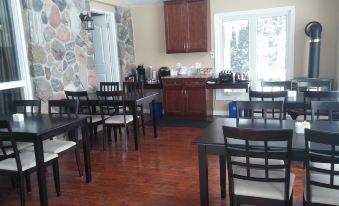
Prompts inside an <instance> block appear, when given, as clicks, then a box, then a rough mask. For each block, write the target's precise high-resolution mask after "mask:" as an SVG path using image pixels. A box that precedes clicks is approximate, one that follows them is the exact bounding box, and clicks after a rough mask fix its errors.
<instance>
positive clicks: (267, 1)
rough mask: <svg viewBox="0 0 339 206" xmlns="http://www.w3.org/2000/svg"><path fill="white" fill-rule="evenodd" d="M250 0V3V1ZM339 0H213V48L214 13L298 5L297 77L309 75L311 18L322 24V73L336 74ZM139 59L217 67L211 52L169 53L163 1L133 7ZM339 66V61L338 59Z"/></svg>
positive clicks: (160, 63) (154, 63)
mask: <svg viewBox="0 0 339 206" xmlns="http://www.w3.org/2000/svg"><path fill="white" fill-rule="evenodd" d="M250 2H251V3H250ZM337 4H338V3H337V0H255V1H248V0H237V1H231V0H210V7H211V15H212V16H211V21H212V22H211V31H212V39H211V45H212V51H213V48H214V27H213V17H214V14H216V13H222V12H232V11H246V10H252V9H264V8H273V7H283V6H295V39H294V41H295V45H294V53H295V57H294V74H295V77H298V76H306V75H307V66H308V39H307V37H306V35H305V33H304V28H305V25H306V24H307V23H308V22H310V21H319V22H320V23H321V24H322V26H323V33H322V42H321V59H320V68H321V71H320V77H324V78H335V79H336V80H337V79H338V78H337V76H338V75H337V58H336V57H337V40H336V39H337V22H339V21H338V18H339V17H338V15H337V11H338V7H339V6H338V5H337ZM132 18H133V29H134V41H135V53H136V63H137V64H141V63H143V64H144V65H145V66H149V65H152V66H153V67H154V68H158V67H160V66H169V67H174V66H175V65H176V63H177V62H180V63H182V64H194V63H195V62H202V64H203V66H204V67H214V60H213V59H211V58H210V57H209V56H210V55H209V53H207V52H205V53H190V54H166V44H165V26H164V12H163V6H162V4H157V5H147V6H138V7H132ZM338 68H339V63H338ZM225 104H226V103H225V102H219V101H216V102H215V105H214V107H215V108H214V109H215V110H224V108H225Z"/></svg>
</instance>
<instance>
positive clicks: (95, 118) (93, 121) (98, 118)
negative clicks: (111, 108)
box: [91, 115, 110, 123]
mask: <svg viewBox="0 0 339 206" xmlns="http://www.w3.org/2000/svg"><path fill="white" fill-rule="evenodd" d="M91 117H92V123H96V122H100V121H102V117H101V115H92V116H91ZM109 117H110V116H109V115H104V118H105V119H107V118H109Z"/></svg>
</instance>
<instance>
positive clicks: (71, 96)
mask: <svg viewBox="0 0 339 206" xmlns="http://www.w3.org/2000/svg"><path fill="white" fill-rule="evenodd" d="M65 95H66V98H67V99H68V100H79V109H78V112H79V114H92V110H91V106H90V104H89V98H88V93H87V91H65Z"/></svg>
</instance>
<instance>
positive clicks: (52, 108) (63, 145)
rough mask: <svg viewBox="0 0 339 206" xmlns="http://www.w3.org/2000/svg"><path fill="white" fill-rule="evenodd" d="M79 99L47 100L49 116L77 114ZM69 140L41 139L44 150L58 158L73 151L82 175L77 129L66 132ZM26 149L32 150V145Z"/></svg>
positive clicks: (66, 116)
mask: <svg viewBox="0 0 339 206" xmlns="http://www.w3.org/2000/svg"><path fill="white" fill-rule="evenodd" d="M78 108H79V100H48V113H49V115H51V117H54V116H55V117H59V116H62V117H65V118H68V117H71V116H78ZM68 137H69V140H60V139H56V138H51V139H49V140H45V141H43V148H44V152H47V153H51V154H56V155H58V157H59V158H60V157H61V156H63V155H64V154H67V153H69V152H71V151H74V153H75V159H76V163H77V168H78V172H79V176H80V177H81V176H83V171H82V164H81V159H80V152H79V150H80V144H79V139H78V138H79V137H78V130H74V131H70V132H69V133H68ZM25 150H26V151H34V147H29V148H26V149H25Z"/></svg>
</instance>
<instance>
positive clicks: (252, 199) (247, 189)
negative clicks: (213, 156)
mask: <svg viewBox="0 0 339 206" xmlns="http://www.w3.org/2000/svg"><path fill="white" fill-rule="evenodd" d="M223 133H224V137H225V148H226V160H227V169H228V180H229V198H230V205H232V206H236V205H240V204H246V205H272V206H273V205H274V206H278V205H284V206H286V205H292V202H293V183H294V177H295V176H294V174H291V173H290V152H291V146H292V135H293V130H283V129H279V130H256V129H245V128H236V127H227V126H223Z"/></svg>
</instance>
